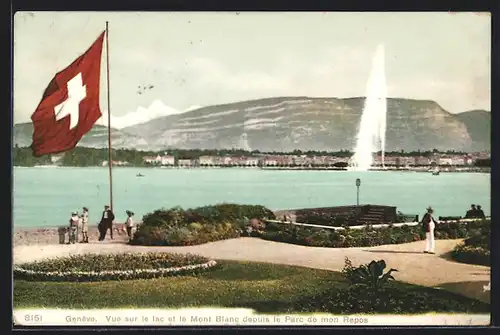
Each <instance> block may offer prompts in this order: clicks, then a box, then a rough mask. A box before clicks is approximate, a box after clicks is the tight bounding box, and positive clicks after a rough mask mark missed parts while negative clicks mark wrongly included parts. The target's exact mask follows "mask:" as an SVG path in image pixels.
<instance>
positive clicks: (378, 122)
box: [349, 45, 387, 171]
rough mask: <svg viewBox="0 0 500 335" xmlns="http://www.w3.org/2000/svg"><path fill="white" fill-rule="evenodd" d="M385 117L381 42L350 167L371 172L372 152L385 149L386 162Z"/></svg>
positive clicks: (373, 66)
mask: <svg viewBox="0 0 500 335" xmlns="http://www.w3.org/2000/svg"><path fill="white" fill-rule="evenodd" d="M386 119H387V85H386V79H385V54H384V47H383V45H379V46H378V47H377V50H376V51H375V56H374V57H373V64H372V71H371V74H370V77H369V80H368V84H367V88H366V99H365V105H364V108H363V113H362V115H361V122H360V125H359V131H358V135H357V137H356V148H355V149H354V155H353V156H352V157H351V159H350V161H349V169H350V170H354V171H368V170H369V169H370V168H371V167H372V166H373V153H374V152H378V151H379V150H380V151H382V165H384V156H385V132H386Z"/></svg>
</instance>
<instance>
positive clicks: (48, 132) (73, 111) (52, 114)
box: [31, 32, 105, 157]
mask: <svg viewBox="0 0 500 335" xmlns="http://www.w3.org/2000/svg"><path fill="white" fill-rule="evenodd" d="M104 34H105V32H103V33H102V34H101V35H100V36H99V38H98V39H97V40H96V41H95V42H94V43H93V44H92V46H91V47H90V48H89V49H88V50H87V51H86V52H85V53H84V54H83V55H81V56H80V57H78V58H77V59H76V60H75V61H74V62H73V63H71V65H69V66H68V67H67V68H65V69H64V70H62V71H60V72H58V73H57V74H56V75H55V76H54V78H53V79H52V81H51V82H50V83H49V85H48V86H47V88H46V89H45V92H44V94H43V98H42V101H41V102H40V104H39V105H38V107H37V109H36V110H35V112H34V113H33V115H32V116H31V120H32V121H33V143H32V144H31V149H32V151H33V155H34V156H36V157H39V156H42V155H46V154H53V153H59V152H63V151H67V150H71V149H73V148H74V147H75V146H76V145H77V143H78V142H79V141H80V140H81V138H82V137H83V136H84V135H85V134H86V133H88V132H89V131H90V130H91V129H92V127H93V126H94V124H95V123H96V122H97V120H99V118H100V117H101V115H102V114H101V109H100V107H99V85H100V74H101V55H102V43H103V40H104Z"/></svg>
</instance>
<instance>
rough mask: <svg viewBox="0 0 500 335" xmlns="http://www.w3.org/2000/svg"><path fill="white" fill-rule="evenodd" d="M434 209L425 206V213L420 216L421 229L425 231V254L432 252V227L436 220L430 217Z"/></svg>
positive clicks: (434, 225)
mask: <svg viewBox="0 0 500 335" xmlns="http://www.w3.org/2000/svg"><path fill="white" fill-rule="evenodd" d="M432 214H434V209H433V208H432V207H430V206H429V207H428V208H427V213H425V214H424V217H423V218H422V229H423V231H424V232H425V251H424V253H426V254H434V245H435V243H434V229H435V228H436V221H435V220H434V218H433V217H432Z"/></svg>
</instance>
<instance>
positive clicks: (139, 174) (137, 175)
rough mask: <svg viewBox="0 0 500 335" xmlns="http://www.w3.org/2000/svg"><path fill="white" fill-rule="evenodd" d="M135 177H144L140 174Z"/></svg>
mask: <svg viewBox="0 0 500 335" xmlns="http://www.w3.org/2000/svg"><path fill="white" fill-rule="evenodd" d="M135 176H136V177H144V175H143V174H142V173H138V174H136V175H135Z"/></svg>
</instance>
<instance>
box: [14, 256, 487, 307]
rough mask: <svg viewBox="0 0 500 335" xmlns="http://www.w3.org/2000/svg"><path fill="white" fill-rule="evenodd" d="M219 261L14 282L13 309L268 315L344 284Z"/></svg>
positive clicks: (330, 275) (302, 271) (439, 293)
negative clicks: (162, 271) (190, 268)
mask: <svg viewBox="0 0 500 335" xmlns="http://www.w3.org/2000/svg"><path fill="white" fill-rule="evenodd" d="M219 264H220V266H218V267H217V268H216V269H214V270H211V271H208V272H206V273H202V274H199V275H197V276H196V277H194V276H177V277H166V278H159V279H148V280H128V281H121V282H120V281H107V282H86V283H76V282H59V283H55V282H29V281H22V280H15V281H14V308H23V307H24V308H42V307H44V308H76V309H81V308H88V309H99V308H155V307H156V308H169V307H170V308H175V307H178V308H180V307H246V308H253V309H255V310H257V311H258V312H267V313H279V312H297V311H305V310H304V309H306V310H307V309H309V311H310V312H323V310H321V308H319V307H313V306H310V307H307V306H304V305H303V304H302V303H299V304H300V305H301V306H298V305H297V304H298V303H297V302H300V301H308V297H321V296H323V297H324V295H325V293H326V292H331V290H332V289H339V290H343V289H346V288H347V286H348V285H347V282H345V281H344V279H343V278H342V277H341V275H340V273H338V272H332V271H326V270H315V269H309V268H303V267H295V266H284V265H273V264H264V263H254V262H233V261H220V262H219ZM392 285H395V287H397V289H398V290H400V291H401V290H403V291H409V292H413V294H420V293H425V295H426V296H428V297H431V300H439V301H440V305H443V306H448V305H450V304H449V303H448V302H452V304H451V305H453V306H455V307H454V310H453V311H455V312H484V313H488V312H489V310H490V306H489V305H488V304H486V303H482V302H479V301H476V300H471V299H468V298H465V297H463V296H460V295H456V294H454V293H450V292H447V291H443V290H436V289H432V288H425V287H420V286H415V285H410V284H405V283H400V282H395V283H393V284H392ZM334 309H335V307H334ZM429 311H432V309H431V310H429ZM332 312H333V311H332ZM339 312H340V311H339ZM401 312H402V313H403V312H405V311H404V310H403V311H401Z"/></svg>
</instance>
